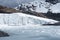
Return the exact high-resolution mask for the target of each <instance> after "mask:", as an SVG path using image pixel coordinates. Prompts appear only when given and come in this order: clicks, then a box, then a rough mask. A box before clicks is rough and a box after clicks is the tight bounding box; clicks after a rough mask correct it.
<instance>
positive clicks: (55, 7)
mask: <svg viewBox="0 0 60 40" xmlns="http://www.w3.org/2000/svg"><path fill="white" fill-rule="evenodd" d="M50 8H51V11H52V12H53V13H60V3H57V4H55V5H53V6H51V7H50Z"/></svg>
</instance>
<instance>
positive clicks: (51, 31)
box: [0, 13, 60, 40]
mask: <svg viewBox="0 0 60 40" xmlns="http://www.w3.org/2000/svg"><path fill="white" fill-rule="evenodd" d="M50 22H53V23H55V22H58V21H56V20H52V19H46V18H41V17H36V16H33V15H28V14H24V13H13V14H0V30H1V31H4V32H7V33H8V34H9V35H10V36H9V37H0V40H60V26H48V25H47V26H43V25H41V24H44V23H45V24H46V23H50Z"/></svg>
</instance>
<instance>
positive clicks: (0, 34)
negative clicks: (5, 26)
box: [0, 31, 9, 37]
mask: <svg viewBox="0 0 60 40" xmlns="http://www.w3.org/2000/svg"><path fill="white" fill-rule="evenodd" d="M7 36H9V34H8V33H5V32H3V31H0V37H7Z"/></svg>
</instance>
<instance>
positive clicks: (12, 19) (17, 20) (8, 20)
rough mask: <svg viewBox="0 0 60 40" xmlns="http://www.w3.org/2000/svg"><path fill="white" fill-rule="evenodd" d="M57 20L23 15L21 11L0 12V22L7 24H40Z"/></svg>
mask: <svg viewBox="0 0 60 40" xmlns="http://www.w3.org/2000/svg"><path fill="white" fill-rule="evenodd" d="M54 22H57V21H54V20H47V19H43V18H38V17H32V16H29V15H25V14H23V13H13V14H0V24H8V25H28V24H31V25H41V24H48V23H54Z"/></svg>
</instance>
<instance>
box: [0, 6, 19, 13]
mask: <svg viewBox="0 0 60 40" xmlns="http://www.w3.org/2000/svg"><path fill="white" fill-rule="evenodd" d="M15 12H19V10H16V9H13V8H8V7H4V6H1V5H0V13H15Z"/></svg>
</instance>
